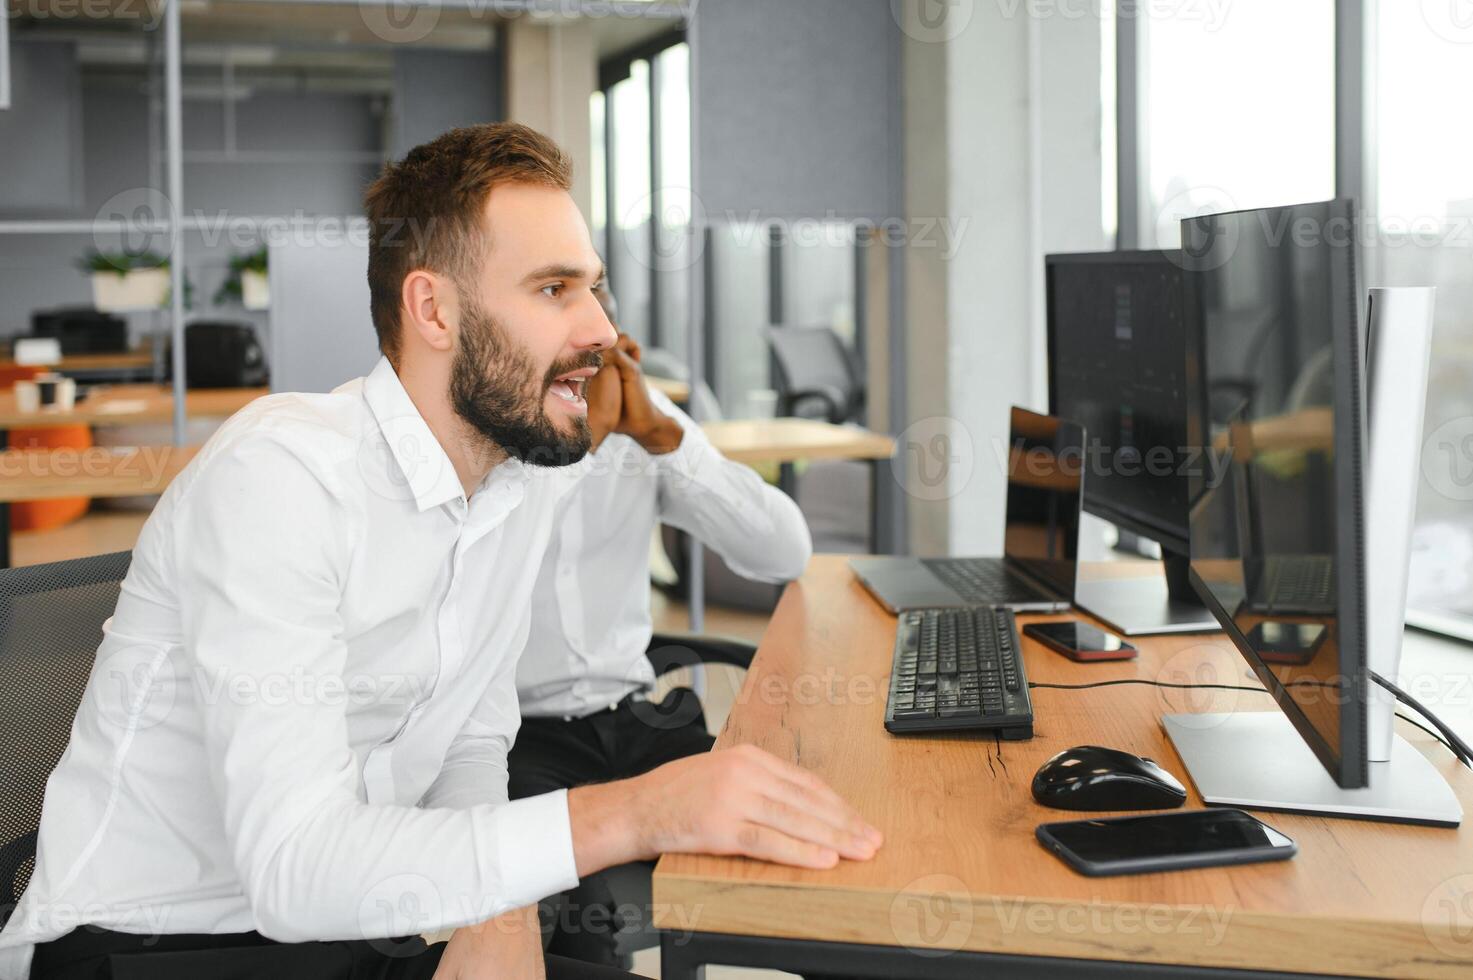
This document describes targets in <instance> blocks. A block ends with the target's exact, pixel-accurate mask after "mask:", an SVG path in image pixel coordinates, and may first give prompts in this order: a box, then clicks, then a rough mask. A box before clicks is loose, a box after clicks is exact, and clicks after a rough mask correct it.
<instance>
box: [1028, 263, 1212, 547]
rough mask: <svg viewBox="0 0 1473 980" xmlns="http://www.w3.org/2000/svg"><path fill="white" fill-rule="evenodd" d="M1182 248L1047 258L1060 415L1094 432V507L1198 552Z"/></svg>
mask: <svg viewBox="0 0 1473 980" xmlns="http://www.w3.org/2000/svg"><path fill="white" fill-rule="evenodd" d="M1184 279H1185V274H1184V271H1183V269H1182V264H1181V253H1180V252H1103V253H1092V254H1081V255H1050V256H1049V257H1048V259H1047V292H1048V295H1047V308H1048V344H1049V355H1048V362H1049V411H1050V412H1051V413H1053V414H1054V415H1057V416H1060V417H1063V418H1068V419H1073V420H1074V421H1076V422H1078V423H1079V424H1081V425H1083V426H1084V428H1085V430H1086V432H1088V434H1089V455H1088V461H1087V465H1088V470H1089V491H1088V493H1087V494H1086V496H1085V503H1084V508H1085V510H1087V511H1089V512H1090V513H1092V514H1096V515H1098V516H1100V517H1103V518H1105V519H1106V520H1109V521H1113V522H1115V523H1116V524H1119V525H1121V526H1122V527H1124V528H1126V529H1127V530H1130V531H1133V532H1135V533H1137V534H1141V535H1145V536H1147V537H1150V538H1154V539H1155V540H1157V541H1159V542H1161V544H1162V546H1163V547H1165V548H1168V549H1170V550H1172V551H1176V552H1180V553H1182V554H1185V552H1186V550H1187V536H1188V514H1187V488H1186V484H1185V481H1184V479H1183V476H1182V473H1183V471H1184V468H1185V466H1184V464H1186V463H1187V462H1189V460H1188V457H1187V452H1188V451H1187V449H1186V447H1187V446H1188V445H1189V443H1188V440H1187V431H1186V418H1187V405H1186V398H1187V390H1188V388H1187V381H1186V377H1185V374H1184V372H1185V366H1186V364H1187V362H1188V350H1187V343H1188V339H1189V338H1188V336H1187V333H1186V331H1185V329H1184V325H1183V309H1184V302H1185V297H1184V292H1183V290H1184Z"/></svg>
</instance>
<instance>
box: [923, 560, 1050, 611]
mask: <svg viewBox="0 0 1473 980" xmlns="http://www.w3.org/2000/svg"><path fill="white" fill-rule="evenodd" d="M921 564H922V565H924V566H926V568H928V569H930V571H931V573H932V574H933V575H935V576H936V577H937V578H939V579H941V581H943V582H945V583H946V584H947V585H948V586H950V587H951V590H952V591H953V592H955V593H956V594H957V595H959V596H961V599H962V601H963V602H970V603H975V604H977V605H989V604H994V603H1009V602H1039V601H1041V600H1043V599H1044V597H1043V596H1042V595H1040V594H1039V593H1038V591H1037V590H1036V589H1032V588H1029V586H1028V584H1027V583H1026V582H1024V581H1022V580H1021V579H1019V578H1018V577H1016V576H1015V575H1013V574H1012V573H1010V572H1009V571H1008V570H1007V568H1006V567H1004V565H1003V564H1002V562H1000V561H998V560H997V559H996V558H922V559H921Z"/></svg>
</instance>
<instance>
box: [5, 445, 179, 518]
mask: <svg viewBox="0 0 1473 980" xmlns="http://www.w3.org/2000/svg"><path fill="white" fill-rule="evenodd" d="M197 452H199V447H198V446H134V447H128V448H126V449H110V448H108V447H106V446H93V447H91V448H89V449H34V450H28V449H7V450H5V451H3V452H0V504H14V503H19V502H20V501H23V500H54V499H56V498H57V497H136V496H148V495H153V494H160V493H163V492H164V491H165V490H166V489H168V486H169V484H170V483H171V482H173V480H174V477H176V476H178V475H179V472H180V471H181V470H183V469H184V467H185V466H187V465H189V461H190V460H191V459H193V458H194V454H195V453H197Z"/></svg>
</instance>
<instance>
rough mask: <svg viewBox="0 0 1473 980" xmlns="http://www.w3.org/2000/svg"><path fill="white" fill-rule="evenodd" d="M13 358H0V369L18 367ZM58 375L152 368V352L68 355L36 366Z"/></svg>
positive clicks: (147, 350)
mask: <svg viewBox="0 0 1473 980" xmlns="http://www.w3.org/2000/svg"><path fill="white" fill-rule="evenodd" d="M18 366H20V365H17V364H16V362H15V360H14V359H13V358H9V357H5V358H0V369H4V368H13V367H18ZM37 366H39V367H42V368H44V369H45V370H47V371H55V372H56V373H58V374H67V375H71V374H112V373H122V372H135V371H143V370H145V369H148V368H152V367H153V351H152V350H150V349H147V348H137V349H134V350H130V351H121V352H118V353H115V354H68V355H67V356H65V357H63V358H62V359H61V360H60V361H57V362H56V363H55V364H44V365H37Z"/></svg>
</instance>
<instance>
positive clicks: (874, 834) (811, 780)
mask: <svg viewBox="0 0 1473 980" xmlns="http://www.w3.org/2000/svg"><path fill="white" fill-rule="evenodd" d="M751 757H752V758H753V759H754V760H755V761H756V762H757V763H758V764H759V765H761V766H762V767H763V768H764V769H766V770H767V772H768V773H769V774H771V775H772V776H774V777H776V782H775V783H774V784H773V786H772V788H771V793H772V795H775V796H777V797H779V798H780V799H782V800H784V801H785V802H787V803H789V804H792V805H794V806H799V807H802V808H804V809H807V810H811V811H813V812H814V813H816V814H818V815H819V816H821V817H823V818H824V819H825V820H827V821H828V822H829V823H831V824H833V825H835V826H837V827H842V828H843V829H845V830H846V831H848V832H849V833H851V834H853V835H854V836H856V837H864V838H866V839H868V840H870V841H871V842H873V843H874V844H875V845H879V844H880V843H882V842H883V841H884V836H883V835H882V834H881V833H880V831H879V829H878V828H877V827H875V826H873V825H872V824H870V823H869V822H868V821H866V820H865V819H864V818H863V817H862V816H860V814H859V811H858V810H856V809H854V807H852V806H850V805H849V803H848V802H847V801H846V800H845V799H844V798H843V797H841V796H840V795H839V794H838V793H836V792H834V790H833V789H832V788H831V787H830V786H829V784H828V783H825V782H824V781H823V780H822V779H819V778H818V777H817V776H815V775H814V774H813V773H811V772H809V771H808V770H807V769H804V768H803V767H802V766H795V765H793V764H792V763H791V762H785V761H783V760H782V759H779V758H778V757H777V756H775V755H772V754H771V753H768V752H763V751H762V750H760V749H758V750H756V751H755V752H753V753H752V754H751Z"/></svg>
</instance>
